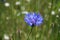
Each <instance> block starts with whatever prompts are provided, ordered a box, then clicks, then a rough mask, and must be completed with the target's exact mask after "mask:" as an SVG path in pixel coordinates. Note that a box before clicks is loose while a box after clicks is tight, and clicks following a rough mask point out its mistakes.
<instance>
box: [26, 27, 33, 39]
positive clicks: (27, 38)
mask: <svg viewBox="0 0 60 40" xmlns="http://www.w3.org/2000/svg"><path fill="white" fill-rule="evenodd" d="M32 29H33V27H32V28H31V31H30V33H29V35H28V38H27V40H29V36H30V34H31V33H32Z"/></svg>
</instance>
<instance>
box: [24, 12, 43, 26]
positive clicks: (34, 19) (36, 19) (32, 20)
mask: <svg viewBox="0 0 60 40" xmlns="http://www.w3.org/2000/svg"><path fill="white" fill-rule="evenodd" d="M24 20H25V22H26V23H27V24H29V25H30V26H39V25H41V24H42V23H43V17H42V16H41V15H40V13H35V12H31V13H28V14H26V15H25V18H24Z"/></svg>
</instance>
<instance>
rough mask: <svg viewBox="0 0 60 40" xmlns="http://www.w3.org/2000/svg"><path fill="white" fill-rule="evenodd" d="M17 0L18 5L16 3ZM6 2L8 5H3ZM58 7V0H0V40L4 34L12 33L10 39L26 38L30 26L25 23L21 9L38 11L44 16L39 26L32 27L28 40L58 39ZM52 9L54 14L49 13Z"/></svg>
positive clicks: (59, 5)
mask: <svg viewBox="0 0 60 40" xmlns="http://www.w3.org/2000/svg"><path fill="white" fill-rule="evenodd" d="M17 1H19V2H20V5H16V2H17ZM6 2H8V3H9V4H10V6H9V7H6V6H5V5H4V4H5V3H6ZM50 3H51V7H50V6H49V5H50ZM22 7H23V8H24V7H25V10H23V9H22ZM59 8H60V0H30V2H29V0H0V40H2V39H3V36H4V34H7V35H9V36H10V34H12V36H11V40H27V38H28V34H29V32H30V29H31V27H30V26H29V25H27V24H26V23H25V21H24V15H25V14H22V12H23V11H28V12H40V13H41V15H42V16H43V18H44V22H43V24H42V25H41V26H39V27H34V28H33V30H32V33H31V35H30V36H29V39H30V40H60V12H59V11H58V9H59ZM52 11H54V12H55V15H52V14H51V12H52ZM19 13H20V15H19V16H17V15H18V14H19ZM56 15H58V16H59V17H56ZM19 31H20V32H21V33H19Z"/></svg>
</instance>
